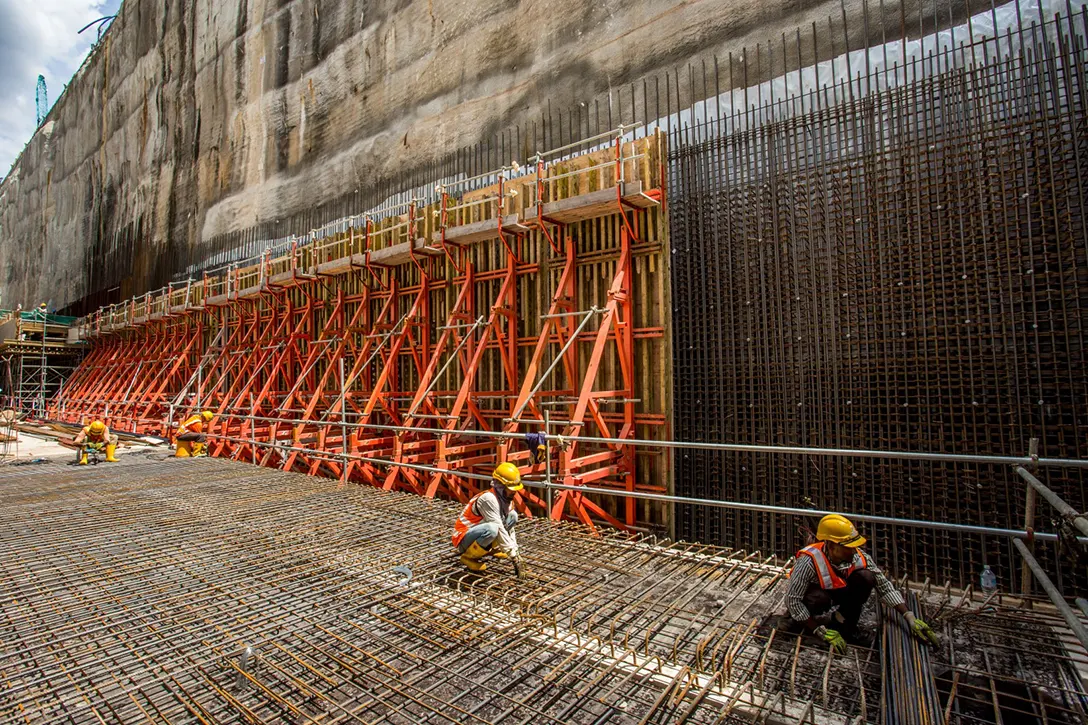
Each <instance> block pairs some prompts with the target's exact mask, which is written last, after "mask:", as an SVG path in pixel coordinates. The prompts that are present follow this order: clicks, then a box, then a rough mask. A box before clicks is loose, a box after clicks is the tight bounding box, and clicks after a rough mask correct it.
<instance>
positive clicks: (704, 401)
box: [670, 10, 1088, 588]
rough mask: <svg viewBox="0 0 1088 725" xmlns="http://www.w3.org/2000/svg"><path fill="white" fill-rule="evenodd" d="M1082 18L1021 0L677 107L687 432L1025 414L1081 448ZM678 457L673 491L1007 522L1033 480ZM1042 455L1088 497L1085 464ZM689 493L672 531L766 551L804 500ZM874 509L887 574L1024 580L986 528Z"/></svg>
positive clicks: (945, 446) (779, 547)
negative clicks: (844, 69) (1037, 17)
mask: <svg viewBox="0 0 1088 725" xmlns="http://www.w3.org/2000/svg"><path fill="white" fill-rule="evenodd" d="M1085 27H1086V23H1085V15H1084V11H1083V10H1080V11H1074V12H1073V14H1072V17H1068V16H1067V14H1066V13H1065V12H1063V13H1061V14H1060V15H1059V16H1058V17H1057V18H1055V17H1054V16H1050V18H1049V20H1048V21H1047V22H1046V23H1045V25H1043V26H1040V25H1039V24H1037V23H1035V22H1030V23H1029V22H1028V21H1027V20H1025V21H1023V22H1022V23H1021V25H1020V28H1019V29H1018V30H1017V31H1016V32H1012V31H1009V32H1007V33H1006V34H1005V37H1001V38H998V39H993V38H991V39H989V40H976V41H975V42H974V45H967V44H962V43H956V42H953V43H951V44H947V45H946V47H943V48H941V49H939V50H936V49H935V50H934V51H933V52H931V53H929V54H927V55H925V56H924V57H923V58H921V59H919V58H917V57H916V58H915V59H914V60H911V61H909V63H908V64H907V65H904V66H898V65H897V64H895V63H892V64H890V65H889V66H885V67H884V68H882V69H880V70H879V71H873V72H872V73H871V74H870V75H869V76H868V77H865V75H864V74H857V73H855V77H854V78H852V79H850V80H849V81H840V82H839V83H838V85H834V86H827V85H824V86H823V87H822V88H820V89H818V90H811V91H807V92H803V94H802V95H794V96H792V97H790V98H788V99H787V100H772V99H768V98H767V97H766V96H762V97H758V98H757V97H756V96H755V94H749V93H747V92H746V93H745V95H744V97H743V99H742V98H741V97H740V95H739V94H729V102H728V103H725V102H723V100H722V98H719V99H718V102H717V103H716V104H714V105H713V106H711V105H710V104H707V106H706V107H704V108H703V109H702V110H701V111H698V112H692V113H691V114H690V115H691V117H692V119H693V121H694V122H693V123H691V124H685V125H683V126H682V127H681V128H677V129H674V131H673V138H672V140H671V142H670V149H671V166H670V174H671V189H670V216H671V240H672V246H673V256H672V259H673V263H674V264H673V270H672V274H673V289H674V295H673V296H674V300H675V306H674V310H673V321H674V325H675V327H674V339H675V345H674V350H675V353H674V361H675V370H674V376H675V377H674V381H675V401H676V404H675V415H674V420H675V426H676V437H677V438H679V439H681V440H699V441H717V442H742V443H760V444H782V445H787V444H800V445H810V446H828V447H841V448H864V449H884V450H924V451H941V452H955V453H994V454H1018V455H1023V454H1026V452H1027V450H1028V445H1029V439H1030V438H1032V437H1038V438H1039V439H1040V451H1041V453H1042V454H1043V455H1046V456H1055V457H1057V456H1062V457H1074V458H1077V457H1085V456H1088V438H1086V426H1088V404H1086V401H1088V381H1086V372H1085V370H1086V368H1085V349H1084V312H1083V309H1084V308H1085V307H1086V306H1088V259H1086V249H1085V246H1086V239H1088V231H1086V229H1088V226H1086V225H1088V219H1086V216H1085V204H1086V201H1085V196H1086V191H1088V186H1086V184H1088V117H1086V113H1085V104H1086V99H1085V95H1084V94H1085V91H1086V90H1088V89H1086V85H1088V77H1086V68H1088V66H1086V63H1085V60H1086V56H1085V48H1084V37H1085ZM813 30H814V35H813V40H812V42H813V43H818V42H820V41H818V40H817V37H816V35H815V28H814V29H813ZM962 40H967V38H963V39H962ZM798 41H800V38H798ZM823 42H826V41H823ZM831 43H832V44H833V43H834V40H832V41H831ZM840 48H841V46H840ZM799 56H800V54H798V57H799ZM781 57H782V58H785V59H786V72H787V75H788V73H789V69H788V58H789V53H788V51H787V48H786V45H785V43H783V48H782V53H781ZM886 57H887V56H886V55H885V58H886ZM758 58H759V56H758V54H757V61H756V62H758ZM769 62H770V65H771V67H774V63H775V58H774V55H773V50H772V55H771V57H770V61H769ZM867 64H868V61H867V60H866V65H865V66H863V67H867ZM749 66H752V67H754V66H755V63H753V62H752V61H749ZM778 68H779V71H778V72H779V73H781V72H782V68H783V65H782V61H781V60H780V61H779V66H778ZM730 69H731V71H732V64H730ZM794 73H795V74H796V75H797V76H798V77H800V76H801V73H800V72H798V71H797V70H796V69H795V70H794ZM717 80H718V79H716V78H715V79H713V80H712V82H716V81H717ZM704 84H705V80H704ZM739 85H741V86H743V85H744V84H743V83H742V84H739ZM729 108H732V109H736V110H734V111H732V112H728V111H727V109H729ZM696 109H697V110H698V106H697V107H696ZM682 118H683V116H682ZM676 463H677V465H676V491H677V493H678V494H680V495H690V496H699V497H707V498H718V499H728V500H739V501H750V502H759V503H767V504H775V505H781V506H800V507H804V506H809V505H812V506H815V507H817V508H830V509H838V510H844V511H852V512H864V513H869V514H877V515H886V516H896V517H905V518H918V519H930V520H937V521H950V522H960V523H973V524H982V525H989V526H997V527H1017V526H1021V525H1022V524H1023V515H1024V514H1023V506H1024V487H1023V484H1022V482H1020V481H1019V479H1018V478H1017V477H1016V475H1015V474H1014V473H1013V472H1012V471H1011V470H1005V469H1003V468H998V467H986V466H963V465H943V464H929V463H907V462H896V461H886V460H881V459H840V460H836V459H832V458H811V457H797V456H792V457H783V456H767V455H737V454H731V453H721V454H719V453H713V452H696V451H684V452H680V453H677V461H676ZM1046 473H1047V477H1046V480H1047V481H1048V483H1049V484H1050V485H1051V486H1053V487H1054V488H1055V489H1056V490H1057V491H1058V492H1059V493H1060V495H1062V496H1063V497H1065V498H1066V500H1067V501H1069V502H1070V503H1071V504H1072V505H1073V506H1075V507H1077V508H1078V509H1084V508H1085V507H1086V506H1088V497H1086V495H1085V487H1084V479H1083V477H1081V476H1079V475H1077V474H1063V473H1061V472H1054V471H1049V472H1046ZM1044 506H1045V504H1044ZM679 509H680V510H678V511H677V522H678V524H677V536H678V537H681V538H688V539H696V540H699V541H707V542H728V543H729V544H730V545H736V546H743V547H747V548H751V549H760V550H763V551H764V552H770V551H776V552H778V553H779V554H789V553H792V552H793V551H795V550H796V549H797V548H798V547H799V546H800V545H803V544H804V543H805V542H804V540H803V535H804V532H803V531H801V530H800V529H801V528H802V527H803V526H804V525H806V524H808V525H811V523H812V522H801V521H796V520H788V519H785V518H782V517H778V518H775V517H772V516H769V515H761V514H750V513H746V512H738V511H724V510H707V509H698V508H693V507H679ZM1052 514H1053V511H1052V510H1045V509H1040V516H1041V520H1040V521H1039V527H1040V528H1041V529H1049V530H1053V526H1052V525H1051V522H1050V520H1049V519H1050V518H1051V517H1052ZM869 533H870V534H876V536H872V537H871V539H872V546H874V547H875V549H876V553H877V557H878V559H879V560H880V561H881V562H882V563H884V564H885V565H888V566H889V567H890V568H892V569H894V570H895V571H896V573H898V574H910V575H912V576H914V577H917V578H919V579H920V578H923V577H926V576H930V577H933V578H934V579H936V580H937V581H939V582H944V581H945V580H948V579H951V580H953V581H954V582H957V583H959V584H966V583H967V582H968V581H971V580H975V581H977V572H978V570H979V569H980V568H981V566H982V564H983V563H989V564H991V565H993V566H995V568H996V569H997V571H998V574H999V576H1000V577H1001V578H1002V585H1003V586H1009V587H1010V588H1015V586H1016V584H1017V582H1014V581H1013V579H1014V578H1015V577H1014V574H1015V572H1014V570H1012V569H1011V568H1010V565H1011V561H1012V559H1011V557H1010V556H1009V551H1008V548H1007V544H1005V543H1002V542H1001V541H1000V540H998V539H990V540H983V539H980V538H977V537H968V536H960V535H954V534H950V533H948V532H941V531H937V532H933V531H930V532H919V531H917V530H906V529H902V530H897V531H888V530H882V531H873V530H870V531H869ZM1047 555H1048V556H1055V555H1056V554H1055V552H1054V551H1050V552H1047ZM1078 576H1081V575H1078ZM1082 583H1083V582H1082Z"/></svg>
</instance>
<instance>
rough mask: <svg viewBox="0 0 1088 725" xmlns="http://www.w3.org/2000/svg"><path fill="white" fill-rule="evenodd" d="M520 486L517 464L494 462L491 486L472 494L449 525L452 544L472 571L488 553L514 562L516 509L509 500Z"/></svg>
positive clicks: (516, 557)
mask: <svg viewBox="0 0 1088 725" xmlns="http://www.w3.org/2000/svg"><path fill="white" fill-rule="evenodd" d="M523 488H525V487H524V486H523V485H522V483H521V472H520V471H518V467H517V466H515V465H514V464H513V463H500V464H499V465H498V466H496V468H495V470H494V472H493V473H492V474H491V489H490V490H488V491H483V492H481V493H478V494H476V495H475V496H473V497H472V500H470V501H469V502H468V504H467V505H466V506H465V510H464V511H462V512H461V515H460V516H458V517H457V522H456V523H455V524H454V525H453V545H454V546H455V547H456V548H457V551H458V552H459V553H460V554H461V563H462V564H464V565H465V566H467V567H468V568H469V569H471V570H472V571H483V570H484V569H486V568H487V564H485V563H483V562H482V561H480V560H481V559H483V558H484V557H485V556H487V555H488V554H491V555H492V556H495V557H497V558H499V559H506V558H512V559H513V560H514V563H515V566H516V567H517V566H518V540H517V538H516V537H515V536H514V526H515V525H516V524H517V522H518V512H517V511H515V510H514V509H513V507H512V506H511V504H512V503H513V500H514V493H516V492H517V491H520V490H522V489H523ZM518 568H519V571H520V567H518Z"/></svg>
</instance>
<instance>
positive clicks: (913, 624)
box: [906, 612, 941, 647]
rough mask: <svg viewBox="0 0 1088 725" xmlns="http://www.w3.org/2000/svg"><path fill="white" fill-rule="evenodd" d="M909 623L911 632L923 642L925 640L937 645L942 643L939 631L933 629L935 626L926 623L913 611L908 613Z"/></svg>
mask: <svg viewBox="0 0 1088 725" xmlns="http://www.w3.org/2000/svg"><path fill="white" fill-rule="evenodd" d="M906 620H907V624H909V625H910V633H911V634H913V635H914V636H915V637H917V638H918V640H920V641H921V642H925V643H928V644H931V645H933V646H934V647H936V646H937V645H939V644H940V643H941V641H940V640H939V639H937V633H936V632H934V631H933V628H932V627H930V626H929V625H928V624H926V623H925V622H924V621H923V620H921V619H919V618H918V617H916V616H914V614H913V613H912V612H907V614H906Z"/></svg>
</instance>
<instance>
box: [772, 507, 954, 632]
mask: <svg viewBox="0 0 1088 725" xmlns="http://www.w3.org/2000/svg"><path fill="white" fill-rule="evenodd" d="M816 539H817V541H816V543H814V544H810V545H808V546H806V547H805V548H803V549H801V550H800V551H799V552H797V558H796V559H795V560H794V565H793V569H792V571H791V572H790V585H789V589H788V590H787V591H786V604H787V606H788V607H789V614H790V617H791V618H792V620H793V624H794V627H795V628H800V626H803V627H804V629H806V630H808V631H809V632H811V633H812V634H814V635H816V636H817V637H819V638H820V639H822V640H824V641H825V642H827V643H828V644H830V645H831V646H832V647H834V648H835V650H836V651H838V652H840V653H842V652H846V641H847V639H856V638H858V639H860V638H859V633H858V631H857V625H858V620H859V619H860V618H861V610H862V608H863V607H864V606H865V602H866V601H868V599H869V595H870V594H871V593H872V591H873V589H874V588H875V589H876V590H877V594H878V595H879V596H880V601H881V602H882V603H883V604H884V606H885V607H888V608H889V609H895V610H896V611H898V612H899V613H900V614H902V615H903V617H904V618H905V619H906V621H907V625H908V626H909V627H910V631H911V633H912V634H913V635H914V636H915V637H917V638H918V639H920V640H921V641H923V642H928V643H930V644H933V645H936V644H938V639H937V635H936V634H935V633H934V632H933V629H932V628H930V626H929V625H928V624H926V623H925V622H923V621H922V620H921V619H920V618H918V617H917V616H915V615H914V613H913V612H911V611H910V610H908V609H907V605H906V603H905V602H904V601H903V595H901V594H900V593H899V590H898V589H896V588H895V585H894V584H892V582H891V580H889V579H888V577H886V576H885V575H884V572H882V571H881V570H880V568H879V567H877V565H876V563H875V562H874V561H873V559H872V557H871V556H869V555H868V554H866V553H865V552H863V551H862V550H861V546H862V545H863V544H864V543H865V537H864V536H862V535H861V534H859V533H858V530H857V529H856V528H854V525H853V524H852V523H850V521H849V520H848V519H847V518H846V517H845V516H840V515H839V514H828V515H827V516H824V517H823V518H822V519H820V524H819V526H818V527H817V529H816ZM834 606H838V611H837V612H835V614H834V615H832V616H831V617H830V618H828V617H821V615H825V614H826V613H827V612H829V611H830V610H831V609H832V607H834ZM824 620H827V622H826V624H825V623H824Z"/></svg>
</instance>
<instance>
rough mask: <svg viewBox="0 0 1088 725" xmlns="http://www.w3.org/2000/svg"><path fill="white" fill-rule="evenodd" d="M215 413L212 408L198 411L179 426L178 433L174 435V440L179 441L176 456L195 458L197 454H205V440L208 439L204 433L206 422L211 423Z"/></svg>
mask: <svg viewBox="0 0 1088 725" xmlns="http://www.w3.org/2000/svg"><path fill="white" fill-rule="evenodd" d="M214 417H215V414H214V413H212V412H211V411H210V410H205V411H204V412H202V413H196V414H193V415H190V416H189V417H188V418H186V419H185V420H184V421H182V423H181V425H179V426H178V432H177V435H175V436H174V440H175V441H176V442H177V450H175V451H174V457H175V458H193V457H196V456H205V455H207V453H205V450H204V442H205V441H206V440H208V437H207V436H206V435H204V424H205V423H210V422H211V420H212V418H214Z"/></svg>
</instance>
